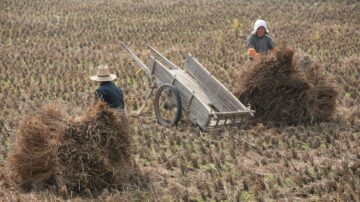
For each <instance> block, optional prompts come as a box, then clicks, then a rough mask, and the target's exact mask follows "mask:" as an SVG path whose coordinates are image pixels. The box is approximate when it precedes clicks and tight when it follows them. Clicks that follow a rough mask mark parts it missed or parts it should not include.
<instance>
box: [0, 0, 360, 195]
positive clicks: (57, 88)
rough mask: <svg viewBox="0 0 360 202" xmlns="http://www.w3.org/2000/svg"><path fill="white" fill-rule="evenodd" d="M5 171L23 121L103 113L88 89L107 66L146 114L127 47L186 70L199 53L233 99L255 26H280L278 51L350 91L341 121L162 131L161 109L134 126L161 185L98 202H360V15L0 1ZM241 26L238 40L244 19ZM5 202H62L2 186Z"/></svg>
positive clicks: (254, 5)
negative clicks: (294, 55) (58, 106)
mask: <svg viewBox="0 0 360 202" xmlns="http://www.w3.org/2000/svg"><path fill="white" fill-rule="evenodd" d="M0 5H1V6H0V72H1V74H0V100H1V102H0V109H1V110H0V140H1V145H0V163H1V164H4V162H5V160H6V157H7V155H8V152H9V149H10V147H11V144H12V142H13V140H14V138H15V134H16V128H17V126H18V124H19V121H20V120H21V119H22V117H24V116H25V115H26V114H27V113H28V112H29V111H31V110H33V109H35V108H37V107H38V106H40V105H42V104H43V103H47V102H54V101H56V102H61V103H65V104H66V105H68V106H69V109H70V110H69V112H70V113H71V114H73V115H76V114H78V113H80V112H82V111H84V110H86V109H87V108H88V106H89V104H91V103H92V102H93V90H94V89H95V88H96V84H95V83H92V82H91V81H90V80H89V79H88V78H89V76H90V75H91V74H93V73H95V70H96V69H95V68H96V66H97V65H99V64H108V65H109V66H110V67H111V68H112V69H113V70H114V71H115V72H116V74H117V75H118V77H119V79H118V80H117V84H118V85H120V86H122V87H123V89H124V92H125V96H126V104H127V111H128V112H130V111H131V110H135V109H136V108H137V107H138V106H139V105H140V104H141V102H142V95H143V94H144V86H143V85H141V82H140V81H141V76H140V75H135V72H136V71H137V68H136V67H135V66H134V65H133V64H132V62H131V60H130V59H129V58H128V57H127V55H126V54H125V53H124V51H123V50H122V48H121V46H120V41H123V42H125V43H126V44H128V45H129V46H130V47H131V48H132V49H134V50H135V51H136V52H137V53H138V54H139V55H140V56H141V57H142V58H143V59H144V60H145V59H146V58H147V57H148V55H149V52H148V49H147V47H146V45H148V44H149V45H151V46H153V47H155V48H157V49H158V50H160V51H161V52H162V53H164V54H165V55H166V56H167V57H168V58H170V59H171V60H172V61H173V62H174V63H175V64H178V65H179V66H182V65H183V61H184V57H185V54H186V53H192V55H194V56H195V57H196V58H197V59H198V60H199V61H200V62H202V63H203V64H204V66H206V67H207V69H208V70H209V71H210V72H212V73H213V74H214V75H215V76H216V77H217V78H218V79H219V80H221V82H223V83H224V85H225V86H227V87H228V88H229V89H231V90H234V89H236V87H237V84H238V81H237V75H238V73H239V72H241V71H243V68H244V67H245V65H244V64H245V63H246V60H247V56H246V52H245V40H246V37H247V35H248V33H250V31H251V29H252V25H253V23H254V21H255V20H256V19H257V18H259V17H261V18H263V19H265V20H267V21H268V23H269V25H270V30H271V35H272V37H273V38H274V39H275V41H276V42H277V44H280V43H286V44H287V46H288V47H291V48H294V49H296V50H297V51H298V52H304V53H307V54H309V55H311V56H313V57H314V59H315V60H316V61H318V62H320V63H321V64H322V67H323V72H324V74H327V75H328V76H329V77H331V78H333V79H334V82H335V83H336V85H337V88H338V91H339V98H338V111H337V116H336V117H334V119H333V120H332V121H331V122H327V123H321V124H316V125H314V126H309V127H303V126H298V127H281V128H278V127H271V126H263V125H257V126H253V127H245V128H238V129H224V130H216V131H211V132H206V133H205V132H200V131H199V130H198V129H196V128H193V127H191V124H189V123H187V122H186V121H184V122H182V123H181V124H180V126H179V127H178V128H177V129H176V130H174V129H166V128H162V127H161V126H159V125H157V124H155V119H154V115H153V114H152V112H151V111H152V110H151V106H150V104H151V103H149V107H148V109H147V113H146V114H145V115H144V116H143V117H140V118H136V119H132V120H131V122H132V123H131V128H132V132H133V135H134V138H135V140H136V141H135V142H136V145H135V146H137V151H136V154H135V156H136V161H137V163H138V164H139V166H140V167H141V169H142V172H143V174H144V175H146V176H148V177H149V178H150V179H151V182H150V183H146V184H144V185H143V186H129V189H128V190H104V192H103V194H102V195H101V196H99V197H98V198H97V199H95V200H101V201H102V200H109V201H120V200H121V201H124V200H140V201H143V200H154V201H169V200H170V201H172V200H185V201H187V200H193V201H221V200H224V201H226V200H228V201H233V200H245V201H253V200H259V201H261V200H266V201H268V200H269V201H271V200H274V201H277V200H291V201H296V200H298V201H304V200H305V201H317V200H321V199H323V200H339V201H344V200H346V201H357V200H360V195H359V192H358V190H360V177H359V176H360V173H359V172H360V171H359V170H360V132H359V130H360V129H359V125H360V109H359V106H360V87H359V85H360V83H359V79H360V77H359V76H360V55H359V53H360V31H359V30H360V15H359V13H360V3H359V2H358V1H356V0H353V1H350V0H344V1H336V0H329V1H315V0H313V1H291V0H287V1H280V0H271V1H266V2H263V1H250V2H248V1H240V0H239V1H235V0H229V1H217V0H202V1H200V0H199V1H190V0H173V1H160V0H137V1H126V0H110V1H105V0H94V1H85V0H66V1H54V0H44V1H21V0H0ZM235 17H236V18H238V19H239V22H240V32H239V33H238V35H237V37H236V34H235V32H234V29H233V27H232V26H233V19H234V18H235ZM0 198H1V199H2V200H5V201H12V200H17V199H18V200H20V201H30V200H31V201H44V200H48V201H61V200H63V199H62V198H61V197H59V196H56V195H54V194H52V193H49V192H46V191H45V192H29V193H26V192H22V191H20V190H18V189H16V188H11V187H7V186H5V185H4V181H3V180H1V181H0ZM72 200H74V201H87V200H88V199H87V198H73V199H72Z"/></svg>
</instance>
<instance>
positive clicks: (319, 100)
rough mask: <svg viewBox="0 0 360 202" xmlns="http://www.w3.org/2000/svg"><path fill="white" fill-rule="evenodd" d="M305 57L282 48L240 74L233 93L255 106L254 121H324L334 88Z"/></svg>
mask: <svg viewBox="0 0 360 202" xmlns="http://www.w3.org/2000/svg"><path fill="white" fill-rule="evenodd" d="M319 67H320V66H319V65H316V64H314V63H313V62H312V61H311V60H310V59H309V57H297V58H294V51H293V50H291V49H287V48H283V49H280V50H278V51H277V52H276V53H275V54H274V55H269V56H263V57H261V58H259V59H258V60H256V61H254V63H253V64H251V65H250V67H249V70H248V71H247V72H244V73H243V74H242V75H241V78H240V80H241V83H240V84H241V85H240V86H241V87H240V90H239V91H238V92H237V93H236V94H237V95H238V96H239V99H240V101H242V102H243V103H244V104H247V103H249V104H250V105H251V106H252V108H254V109H255V110H256V113H255V118H254V121H255V122H275V123H280V124H288V125H298V124H309V123H315V122H319V121H326V120H328V119H330V118H331V117H332V115H333V114H334V111H335V103H336V96H337V91H336V90H335V88H334V86H333V85H332V84H331V82H330V81H329V80H328V79H327V78H326V77H325V76H324V75H322V74H321V73H320V71H319Z"/></svg>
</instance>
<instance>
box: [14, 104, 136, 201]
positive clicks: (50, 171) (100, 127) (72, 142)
mask: <svg viewBox="0 0 360 202" xmlns="http://www.w3.org/2000/svg"><path fill="white" fill-rule="evenodd" d="M13 150H14V151H13V152H12V154H11V155H10V157H9V158H8V165H7V169H8V170H9V171H10V173H9V176H8V179H9V180H11V181H12V182H13V183H15V184H16V185H20V186H21V187H23V188H25V189H27V190H29V189H33V190H34V189H35V190H43V189H44V188H53V189H54V187H53V186H55V190H53V191H55V192H59V193H61V194H65V196H67V195H69V194H72V195H76V194H83V195H89V194H90V195H97V194H98V193H101V191H102V190H103V189H105V188H115V189H119V188H121V185H123V184H127V183H129V176H130V175H134V174H136V171H137V169H136V166H135V164H134V161H133V160H134V159H133V158H132V152H133V149H132V137H131V136H130V134H129V131H128V125H127V120H126V117H125V115H124V113H121V112H119V111H116V110H111V109H110V108H109V107H108V106H107V105H106V104H105V103H102V102H100V103H98V104H96V105H95V106H94V107H93V108H91V109H90V111H88V112H87V113H86V114H85V115H84V116H83V117H80V119H79V120H74V119H70V118H69V117H67V116H66V115H65V114H64V113H63V108H62V107H60V106H58V105H53V104H50V105H46V106H44V107H42V108H41V109H40V110H39V111H38V112H35V113H34V114H32V115H30V116H28V117H27V118H25V119H24V120H23V122H22V124H21V125H20V126H19V130H18V132H17V141H16V143H15V145H14V149H13Z"/></svg>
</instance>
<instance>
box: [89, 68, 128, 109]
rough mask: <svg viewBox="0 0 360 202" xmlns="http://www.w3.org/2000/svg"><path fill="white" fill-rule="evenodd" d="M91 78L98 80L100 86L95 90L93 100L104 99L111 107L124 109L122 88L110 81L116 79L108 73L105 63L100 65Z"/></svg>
mask: <svg viewBox="0 0 360 202" xmlns="http://www.w3.org/2000/svg"><path fill="white" fill-rule="evenodd" d="M90 79H91V80H93V81H98V82H100V86H99V87H98V89H96V91H95V100H96V101H98V100H99V99H102V100H104V101H105V102H106V103H107V104H108V105H109V106H110V107H111V108H116V109H124V94H123V92H122V90H121V89H120V88H118V87H116V86H115V84H114V83H113V82H111V81H113V80H115V79H116V75H115V74H110V71H109V67H108V66H107V65H100V66H99V67H98V69H97V75H95V76H91V77H90Z"/></svg>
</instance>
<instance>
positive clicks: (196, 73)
mask: <svg viewBox="0 0 360 202" xmlns="http://www.w3.org/2000/svg"><path fill="white" fill-rule="evenodd" d="M186 67H187V69H188V70H189V72H190V74H191V75H192V76H193V77H194V78H195V80H196V81H197V82H198V83H199V85H200V87H201V88H202V89H203V90H204V92H205V93H206V95H207V96H208V97H209V99H210V100H211V102H212V104H213V105H214V106H215V107H216V108H218V109H219V111H224V112H226V111H238V110H242V111H246V112H248V113H251V111H250V110H249V109H247V108H246V107H245V106H244V105H243V104H242V103H241V102H240V101H239V100H238V99H237V98H236V97H235V96H234V95H233V94H232V93H231V92H230V91H229V90H228V89H227V88H226V87H225V86H224V85H223V84H221V82H219V81H218V80H217V79H216V78H215V77H213V76H212V75H211V74H210V73H209V72H208V71H207V70H206V69H205V68H204V67H203V66H202V65H201V64H200V63H199V62H198V61H197V60H196V59H195V58H193V57H192V56H191V55H188V57H187V60H186Z"/></svg>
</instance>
